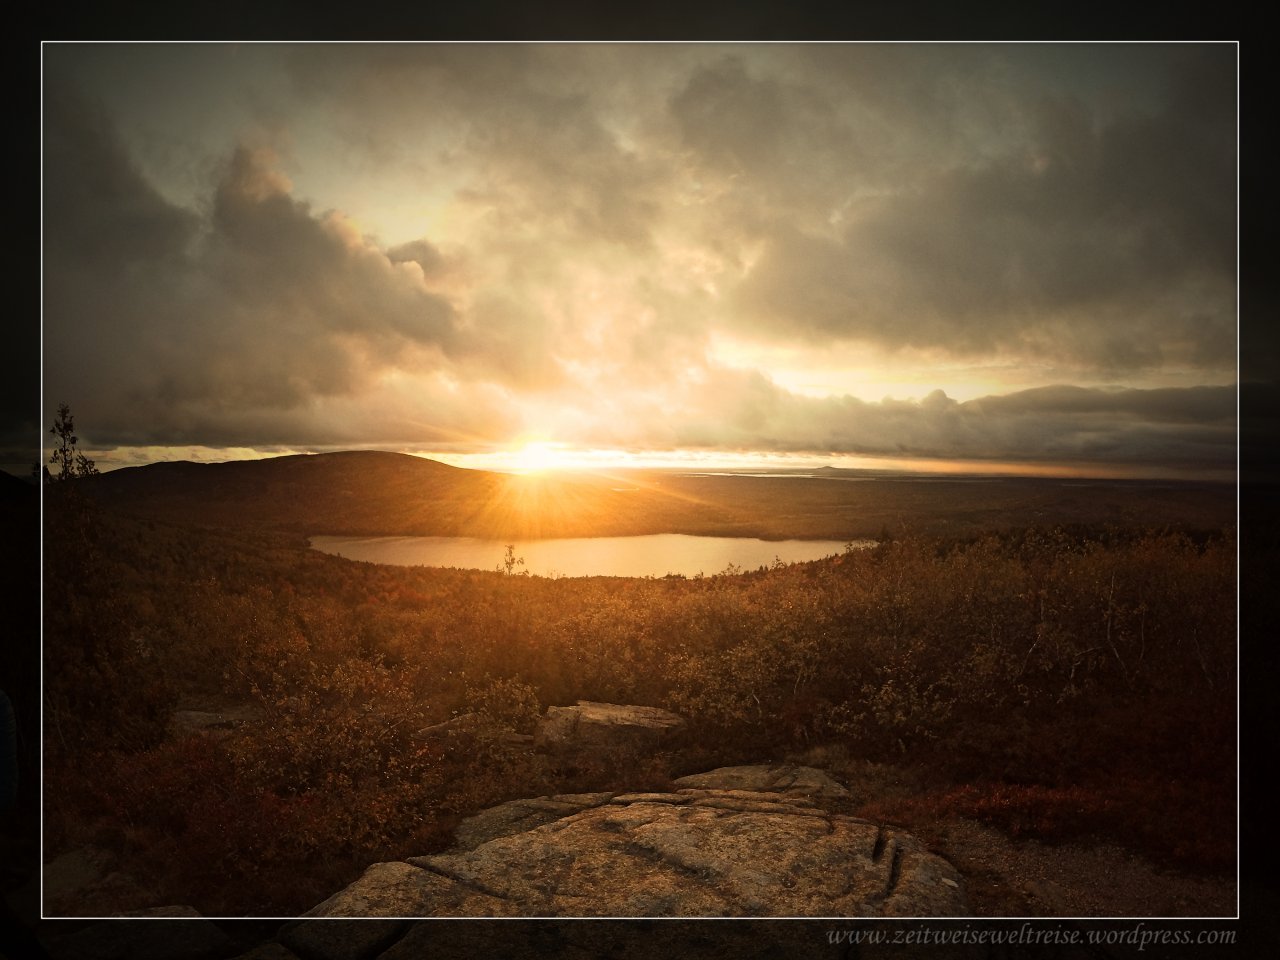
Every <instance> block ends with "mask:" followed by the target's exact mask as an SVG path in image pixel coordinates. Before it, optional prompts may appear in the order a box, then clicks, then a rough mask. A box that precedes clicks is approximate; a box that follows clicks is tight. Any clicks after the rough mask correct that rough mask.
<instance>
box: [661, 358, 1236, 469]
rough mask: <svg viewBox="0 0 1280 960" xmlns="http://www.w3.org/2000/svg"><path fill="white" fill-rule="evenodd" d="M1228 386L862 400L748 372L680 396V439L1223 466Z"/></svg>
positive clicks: (1230, 436) (1229, 431)
mask: <svg viewBox="0 0 1280 960" xmlns="http://www.w3.org/2000/svg"><path fill="white" fill-rule="evenodd" d="M1235 396H1236V392H1235V389H1234V388H1232V387H1198V388H1190V389H1156V390H1132V389H1130V390H1105V389H1086V388H1081V387H1072V386H1051V387H1043V388H1036V389H1032V390H1024V391H1019V392H1016V393H1011V394H1006V395H1004V396H988V397H981V398H978V399H974V400H970V401H967V402H963V403H962V402H959V401H956V400H954V399H952V398H950V397H948V396H947V395H946V394H945V393H943V392H942V391H940V390H935V391H933V392H932V393H930V394H929V395H928V396H926V397H924V398H923V399H921V400H918V401H917V400H888V399H886V400H882V401H879V402H867V401H863V400H858V399H856V398H853V397H842V398H828V399H816V398H812V397H801V396H797V395H795V394H791V393H789V392H787V391H785V390H783V389H781V388H780V387H778V386H777V385H776V384H773V383H771V382H769V381H768V380H767V379H766V378H764V377H762V376H761V375H760V374H758V373H747V372H741V371H720V372H718V373H717V374H716V375H715V376H714V377H712V378H711V379H710V380H709V381H708V382H707V383H706V384H704V386H703V388H702V390H701V391H699V392H698V393H697V394H695V395H694V396H692V397H690V398H689V403H690V406H691V407H693V408H694V409H695V410H696V412H695V413H693V415H692V416H691V417H690V419H689V421H688V423H687V424H685V425H684V426H683V427H682V429H681V433H680V437H679V439H680V441H681V442H682V443H685V444H689V445H698V446H728V447H731V448H739V449H753V448H760V449H769V450H776V451H780V452H804V453H848V454H860V455H866V456H890V457H910V458H944V459H974V460H997V461H998V460H1025V461H1044V462H1093V463H1111V464H1129V465H1132V464H1139V463H1144V462H1145V463H1165V464H1177V465H1180V466H1189V465H1198V466H1199V467H1202V468H1214V469H1228V468H1230V467H1231V466H1232V465H1233V464H1234V458H1235V446H1236V427H1235Z"/></svg>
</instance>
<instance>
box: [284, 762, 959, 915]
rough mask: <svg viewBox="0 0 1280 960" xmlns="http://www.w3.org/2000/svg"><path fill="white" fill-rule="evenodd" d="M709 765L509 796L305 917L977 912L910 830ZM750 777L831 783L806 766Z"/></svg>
mask: <svg viewBox="0 0 1280 960" xmlns="http://www.w3.org/2000/svg"><path fill="white" fill-rule="evenodd" d="M715 773H716V772H715V771H713V772H712V773H711V774H703V775H700V778H701V779H700V781H699V782H701V783H702V784H704V786H700V787H684V788H682V789H678V790H675V791H674V792H661V793H629V794H620V795H610V794H572V795H565V796H561V797H542V798H538V799H537V800H532V801H516V802H514V803H511V804H503V805H502V806H500V807H496V808H493V810H492V811H485V813H484V814H481V815H478V816H477V817H474V818H471V820H470V821H468V822H467V823H464V825H463V827H462V828H460V830H459V838H458V839H459V843H458V845H457V846H455V847H454V848H453V849H452V850H450V851H448V852H446V853H442V854H437V855H433V856H424V857H412V858H410V859H409V860H408V861H407V862H395V863H380V864H375V865H373V866H372V867H370V868H369V869H368V870H367V871H366V872H365V874H364V876H362V877H361V878H360V879H359V880H357V881H356V882H355V883H353V884H352V885H351V886H349V887H347V888H346V889H345V890H342V891H341V892H339V893H337V894H335V895H334V896H333V897H330V898H329V899H328V900H326V901H325V902H324V903H322V904H320V905H319V906H317V907H315V908H314V909H313V910H311V911H310V912H309V913H308V914H306V916H307V917H341V916H385V917H414V916H417V917H430V916H472V917H483V916H524V917H553V916H564V917H574V916H581V917H588V916H614V917H663V916H708V917H713V916H757V917H771V916H788V917H800V916H816V917H824V916H825V917H834V916H849V917H856V916H935V917H936V916H956V915H963V914H965V913H966V912H967V909H966V904H965V899H964V891H963V887H962V884H961V880H960V877H959V876H958V875H957V873H956V871H955V870H954V868H952V867H951V865H950V864H949V863H947V862H946V861H945V860H943V859H941V858H940V857H938V856H936V855H934V854H932V853H930V852H929V851H928V850H927V849H925V847H924V846H923V845H922V844H921V843H920V842H919V841H918V840H916V839H915V838H913V837H911V836H910V835H909V834H906V833H903V832H901V831H898V830H892V829H889V828H886V827H883V826H880V825H877V824H875V823H872V822H869V821H866V820H861V819H858V818H855V817H850V816H845V815H843V814H838V813H831V812H828V811H826V810H824V809H822V808H821V806H819V805H818V804H817V803H815V801H814V799H813V798H812V796H811V795H807V794H805V793H804V792H803V789H802V790H801V791H795V790H794V787H793V788H792V789H793V792H791V793H788V792H786V791H785V789H784V790H751V789H747V790H743V789H736V788H735V786H734V784H736V783H739V782H742V778H743V777H747V776H752V775H753V774H750V773H749V772H748V769H747V768H726V771H725V772H722V773H721V776H720V777H718V778H717V777H716V776H715ZM754 775H755V776H759V777H762V778H769V777H772V778H773V779H774V781H778V780H783V781H785V780H787V779H788V778H790V779H791V781H792V783H793V784H794V783H795V782H803V783H805V784H807V786H806V787H805V788H804V789H813V788H817V789H830V787H828V785H827V783H824V782H823V780H824V779H825V777H824V775H822V774H821V773H820V772H819V771H816V770H809V768H804V767H798V768H779V767H760V768H756V773H755V774H754ZM828 783H829V784H831V786H834V787H835V788H839V789H843V788H840V787H839V785H838V784H835V783H834V781H828ZM717 784H724V786H717ZM486 814H488V815H489V816H486Z"/></svg>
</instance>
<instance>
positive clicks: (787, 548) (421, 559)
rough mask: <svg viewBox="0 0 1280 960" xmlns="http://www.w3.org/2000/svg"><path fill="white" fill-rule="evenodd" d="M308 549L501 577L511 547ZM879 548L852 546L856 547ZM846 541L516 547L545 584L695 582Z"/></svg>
mask: <svg viewBox="0 0 1280 960" xmlns="http://www.w3.org/2000/svg"><path fill="white" fill-rule="evenodd" d="M310 539H311V546H312V547H313V548H314V549H316V550H320V551H322V552H324V553H332V554H336V555H337V556H340V557H346V558H348V559H349V560H367V561H369V562H370V563H387V564H393V565H396V566H405V567H411V566H428V567H461V568H469V569H475V570H497V569H500V568H501V567H502V565H503V560H504V559H505V557H506V553H507V544H508V543H511V542H512V541H508V540H482V539H478V538H475V537H332V536H314V537H311V538H310ZM873 543H874V541H870V540H860V541H855V542H854V546H855V547H866V546H870V545H872V544H873ZM847 544H848V541H846V540H756V539H753V538H749V537H693V536H686V535H684V534H676V533H663V534H656V535H653V536H644V537H579V538H573V539H562V540H524V541H516V542H515V543H514V546H515V556H516V557H517V558H523V559H524V566H521V567H517V568H516V572H524V571H528V572H529V573H532V574H536V575H538V576H542V577H554V576H559V577H592V576H602V577H662V576H666V575H667V574H669V573H672V574H683V575H684V576H686V577H695V576H697V575H698V574H699V573H702V574H706V575H707V576H711V575H712V574H716V573H723V572H724V571H725V570H726V569H727V568H728V567H729V566H730V565H731V564H732V565H734V566H735V567H738V568H740V569H742V570H744V571H750V570H755V569H756V568H757V567H761V566H771V565H772V564H773V563H774V562H775V561H777V560H781V561H782V562H783V563H798V562H801V561H805V560H820V559H822V558H823V557H829V556H831V555H833V554H838V553H843V552H844V550H845V546H846V545H847Z"/></svg>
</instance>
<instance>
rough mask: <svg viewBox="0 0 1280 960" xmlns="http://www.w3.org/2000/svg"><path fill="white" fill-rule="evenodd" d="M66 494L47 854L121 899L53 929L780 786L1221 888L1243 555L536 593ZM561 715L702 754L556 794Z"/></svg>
mask: <svg viewBox="0 0 1280 960" xmlns="http://www.w3.org/2000/svg"><path fill="white" fill-rule="evenodd" d="M81 486H82V485H81V484H79V483H70V484H57V485H54V486H53V487H50V488H46V504H45V530H44V551H45V555H44V562H45V563H44V590H45V594H44V654H43V655H44V664H45V678H44V680H45V683H44V704H45V743H44V751H45V752H44V763H45V768H44V776H45V811H44V818H45V859H46V861H47V860H49V859H51V858H52V857H54V856H56V855H57V854H58V853H59V852H61V851H65V850H70V849H74V848H76V847H78V846H83V845H86V844H93V845H95V846H99V847H106V848H109V849H111V850H112V851H113V852H114V854H115V855H116V856H118V857H119V858H120V862H122V863H124V864H126V865H127V867H128V873H129V875H130V876H131V877H134V878H136V880H137V884H138V888H137V889H135V890H132V891H120V892H117V893H116V894H110V893H102V892H99V893H98V894H96V895H95V896H97V897H98V899H97V900H94V899H92V898H91V899H90V900H89V901H87V902H79V903H75V904H62V905H60V906H61V908H62V909H64V910H67V911H69V912H71V913H80V914H99V913H106V914H109V913H112V912H118V911H122V910H127V909H133V908H137V907H140V906H148V905H152V904H155V903H185V904H191V905H193V906H195V907H196V908H197V909H199V910H200V911H201V912H202V913H204V914H205V915H208V916H273V915H274V916H289V915H295V914H297V913H299V912H301V911H304V910H306V909H308V908H310V907H311V906H313V905H315V904H316V903H318V902H319V901H321V900H323V899H324V898H325V897H327V896H328V895H329V894H330V893H332V892H333V891H334V890H336V889H338V888H339V887H341V886H342V885H344V884H346V883H348V882H350V881H352V880H353V879H355V877H357V876H359V874H360V873H361V872H362V870H363V869H364V868H365V867H366V866H367V865H368V864H370V863H372V862H375V861H379V860H387V859H394V858H403V857H406V856H411V855H416V854H422V853H427V852H432V851H434V850H439V849H443V848H444V847H445V846H447V845H448V843H449V840H450V836H451V832H452V829H453V828H454V827H455V826H456V825H457V823H458V822H459V821H460V819H462V818H463V817H465V816H467V815H469V814H471V813H473V812H475V811H477V810H479V809H481V808H483V807H486V806H490V805H492V804H495V803H498V802H501V801H504V800H507V799H512V798H515V797H520V796H536V795H539V794H548V793H568V792H575V791H581V790H588V789H619V790H624V789H625V790H640V789H659V788H662V787H663V786H664V785H666V784H667V783H669V781H670V780H671V779H672V778H674V777H678V776H681V775H683V774H686V773H691V772H696V771H699V770H706V769H710V768H712V767H714V766H718V765H723V764H729V763H746V762H765V761H769V760H774V759H783V758H789V759H796V760H801V761H803V762H813V763H815V765H819V766H824V767H825V768H827V769H828V770H829V771H830V772H832V773H833V775H835V776H837V778H840V779H842V780H844V781H845V782H854V781H858V780H865V779H867V778H868V777H869V776H871V775H872V774H874V773H875V772H876V771H881V772H882V771H884V770H895V771H910V773H911V776H910V778H909V779H910V783H911V785H912V786H911V788H910V789H909V790H906V791H898V792H896V793H895V794H894V795H893V797H892V798H886V797H883V796H868V795H866V793H865V792H864V793H858V792H857V791H855V796H854V798H852V799H851V800H850V801H849V809H848V810H847V811H846V812H849V813H853V814H855V815H859V816H865V817H871V818H874V819H877V820H880V821H884V822H889V823H896V824H900V825H904V826H907V827H909V828H911V829H913V830H914V831H916V832H917V833H918V834H919V835H921V836H923V837H924V838H925V839H926V840H927V839H928V838H929V836H930V830H931V825H933V824H937V823H938V822H941V821H942V820H944V819H945V818H947V817H950V816H965V817H972V818H975V819H978V820H982V821H984V822H988V823H992V824H995V825H997V826H999V827H1000V828H1001V829H1003V830H1006V831H1007V832H1008V833H1009V834H1010V835H1011V836H1017V837H1035V838H1038V839H1041V840H1044V841H1046V842H1055V841H1061V840H1067V839H1082V838H1083V839H1085V840H1115V841H1121V842H1123V843H1124V844H1125V845H1126V846H1127V847H1129V848H1130V849H1136V850H1138V851H1139V852H1141V853H1142V854H1144V855H1145V856H1148V857H1150V858H1152V859H1153V860H1154V861H1155V862H1157V863H1160V864H1165V865H1168V866H1171V867H1176V868H1178V869H1184V870H1192V871H1207V872H1210V873H1224V874H1225V873H1229V872H1230V871H1231V869H1232V867H1233V865H1234V863H1235V859H1236V850H1235V837H1236V815H1235V811H1236V793H1235V777H1236V769H1237V750H1236V708H1237V704H1236V689H1237V676H1236V670H1237V651H1236V641H1237V627H1236V620H1235V617H1236V613H1235V611H1236V585H1237V571H1236V538H1235V532H1234V530H1233V529H1232V528H1230V527H1227V528H1223V529H1204V528H1193V527H1185V528H1181V529H1180V528H1177V527H1174V526H1171V525H1164V526H1161V527H1152V526H1149V525H1141V524H1132V523H1131V524H1103V523H1090V524H1073V523H1060V524H1053V525H1043V526H1037V525H1030V526H1021V527H1017V528H1005V529H1001V530H997V531H992V532H987V533H972V532H966V533H964V534H962V535H954V536H938V535H931V536H925V535H901V536H894V535H892V534H889V533H887V532H886V533H885V535H883V536H882V538H881V540H880V542H879V543H878V544H877V545H876V546H875V547H874V548H873V549H869V550H853V549H850V550H847V551H845V553H844V554H842V555H840V556H837V557H833V558H830V559H828V560H824V561H816V562H811V563H804V564H794V565H789V566H785V565H781V564H778V565H775V566H774V567H772V568H762V569H759V570H756V571H747V572H733V571H726V572H725V573H722V574H717V575H713V576H705V577H697V578H687V579H686V578H682V577H666V578H657V579H625V578H604V577H588V578H575V579H567V578H566V579H548V578H540V577H533V576H526V575H520V574H519V573H518V572H515V571H516V569H517V568H514V567H508V571H510V572H504V571H502V570H501V569H498V568H499V567H500V566H501V560H502V559H503V558H501V557H495V558H494V559H495V569H494V571H492V572H488V571H467V570H453V569H428V568H400V567H389V566H377V565H372V564H363V563H355V562H352V561H348V560H344V559H341V558H338V557H333V556H327V555H324V554H321V553H318V552H316V551H312V550H309V549H307V547H306V542H305V540H304V539H303V538H302V537H300V536H298V535H297V534H296V533H290V532H288V531H272V530H256V531H255V530H253V529H248V528H243V527H241V528H232V527H228V526H225V525H221V526H214V525H208V524H205V525H202V524H200V523H198V522H193V521H192V520H184V519H170V518H163V517H156V516H139V515H136V514H131V513H129V512H127V511H124V510H122V509H117V508H115V507H112V506H109V505H103V504H101V503H99V502H96V501H94V500H93V499H91V498H89V497H87V496H85V495H83V494H82V493H81V491H80V490H79V489H78V488H79V487H81ZM578 699H584V700H600V701H613V702H619V703H635V704H648V705H654V706H661V707H666V708H668V709H672V710H675V711H677V712H679V713H681V714H682V715H684V716H685V717H686V718H688V720H689V722H690V727H691V736H690V738H689V742H688V743H687V745H685V746H683V747H681V748H680V749H679V750H675V751H672V752H669V753H666V754H660V755H658V756H656V757H628V756H613V757H604V758H600V760H599V761H598V762H594V763H587V764H578V765H575V766H571V767H566V766H565V765H563V764H558V763H557V762H555V761H554V760H553V759H552V758H550V757H548V756H545V755H543V754H539V753H536V752H534V751H531V750H522V749H516V748H513V747H512V746H511V744H510V737H509V736H508V734H510V733H511V732H518V733H522V732H528V731H530V730H531V729H532V726H533V724H534V722H535V719H536V717H537V716H538V715H539V714H540V713H541V712H542V711H544V710H545V709H546V707H547V706H549V705H557V704H560V705H563V704H571V703H573V702H574V701H575V700H578ZM231 709H235V710H239V711H240V713H239V715H240V716H241V717H242V718H243V722H241V723H239V724H238V725H236V726H234V727H232V728H230V729H225V730H219V731H216V732H210V731H192V730H184V729H183V728H182V727H181V725H180V724H178V723H176V722H175V716H176V714H175V711H180V710H231ZM457 717H462V718H464V720H465V721H466V722H465V723H459V724H457V725H455V726H454V727H452V728H451V732H450V733H449V735H448V736H447V737H443V738H439V737H437V738H426V737H422V736H419V731H421V730H423V728H425V727H428V726H430V725H433V724H438V723H441V722H442V721H445V720H448V719H450V718H457ZM944 852H945V851H944ZM134 900H137V901H141V900H145V901H146V902H133V901H134Z"/></svg>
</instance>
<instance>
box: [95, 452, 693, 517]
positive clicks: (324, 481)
mask: <svg viewBox="0 0 1280 960" xmlns="http://www.w3.org/2000/svg"><path fill="white" fill-rule="evenodd" d="M611 484H613V485H611ZM614 485H616V481H609V480H607V479H605V478H591V477H554V476H513V475H508V474H501V473H492V472H488V471H483V470H467V469H462V468H459V467H452V466H449V465H447V464H443V463H440V462H438V461H434V460H427V459H425V458H422V457H414V456H409V455H406V454H399V453H385V452H378V451H350V452H345V453H325V454H312V455H296V456H284V457H275V458H271V459H264V460H240V461H230V462H227V463H207V464H201V463H191V462H187V461H179V462H167V463H155V464H150V465H148V466H143V467H128V468H124V469H121V470H115V471H111V472H110V473H104V474H102V475H100V476H97V477H92V478H89V480H88V481H86V482H84V483H83V487H82V489H84V490H85V491H86V492H87V493H90V494H91V495H92V496H93V497H94V498H95V499H97V500H98V501H99V502H101V503H103V504H107V505H112V506H115V507H118V508H120V509H123V510H126V511H127V512H130V513H134V514H138V515H141V516H146V517H155V518H161V519H166V520H179V521H193V522H197V523H206V524H211V525H215V526H230V527H252V528H256V529H264V530H279V531H286V532H290V533H295V534H300V535H304V536H305V535H308V534H318V533H326V534H348V535H368V536H378V535H397V534H404V535H418V536H475V537H495V538H502V537H512V538H533V537H554V536H566V537H567V536H593V535H595V536H601V535H621V534H626V533H635V532H645V533H652V532H655V530H654V529H652V527H653V522H652V520H651V519H645V520H641V519H640V518H641V517H651V516H652V515H653V512H654V509H655V506H656V504H655V503H654V502H653V501H654V500H655V498H657V499H661V500H668V501H669V500H670V499H671V498H669V497H663V496H662V495H659V494H656V493H655V492H653V491H645V490H625V491H624V490H618V489H614ZM659 512H660V513H661V514H662V515H663V517H664V520H663V525H665V524H666V522H667V520H668V519H670V520H673V522H675V524H676V526H677V527H678V526H680V525H681V524H683V525H685V526H688V525H690V524H695V523H697V522H704V523H705V522H706V521H707V520H709V519H715V517H716V515H717V511H716V510H715V509H714V508H711V509H710V510H709V511H703V512H702V513H701V514H699V513H697V512H696V511H695V505H692V504H687V505H684V506H683V507H681V506H679V504H678V503H677V504H676V508H675V510H674V513H675V516H674V517H671V516H670V515H671V514H672V504H671V503H667V504H666V505H665V507H664V509H662V510H661V511H659ZM660 528H661V526H660ZM669 528H670V529H674V527H669Z"/></svg>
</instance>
